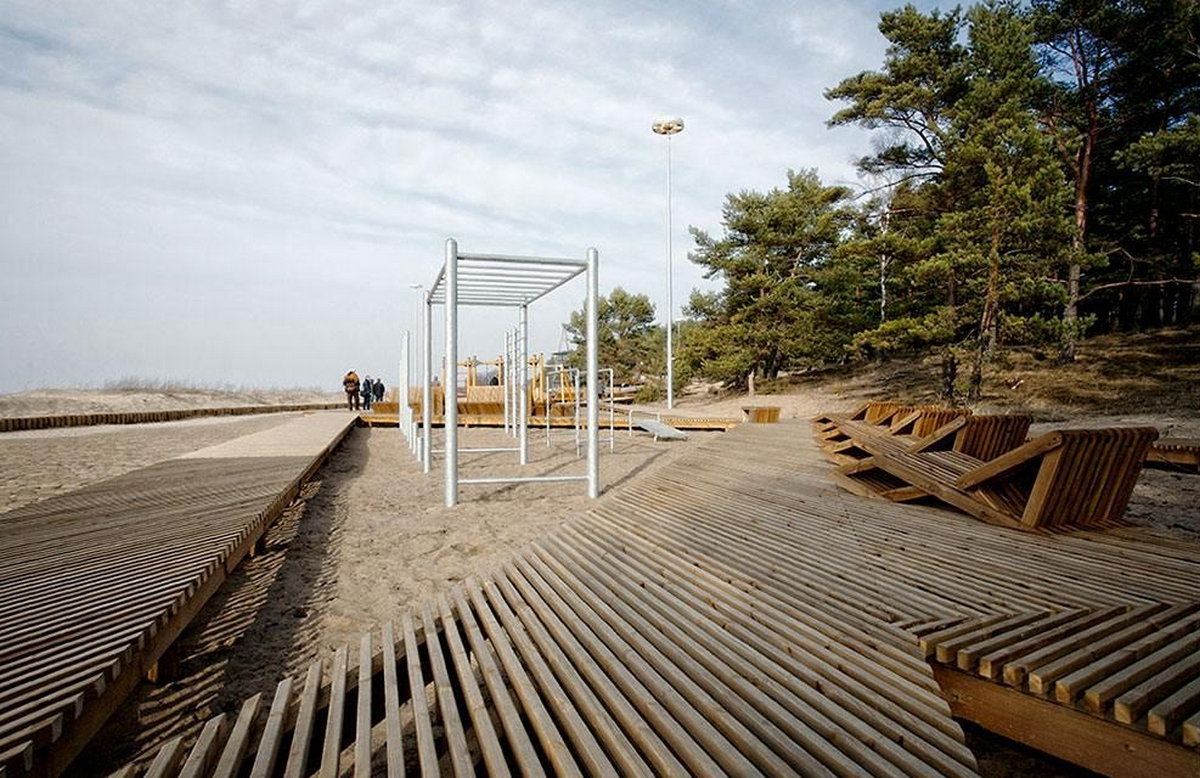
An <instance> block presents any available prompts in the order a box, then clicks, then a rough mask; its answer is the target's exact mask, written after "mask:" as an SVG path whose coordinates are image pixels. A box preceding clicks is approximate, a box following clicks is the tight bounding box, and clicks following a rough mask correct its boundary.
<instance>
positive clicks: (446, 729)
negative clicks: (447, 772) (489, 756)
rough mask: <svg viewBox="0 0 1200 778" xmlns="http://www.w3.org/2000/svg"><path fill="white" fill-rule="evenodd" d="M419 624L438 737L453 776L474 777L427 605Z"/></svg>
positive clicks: (456, 705)
mask: <svg viewBox="0 0 1200 778" xmlns="http://www.w3.org/2000/svg"><path fill="white" fill-rule="evenodd" d="M421 624H422V625H423V626H424V628H425V636H426V640H425V650H426V651H427V652H428V654H429V665H430V668H431V669H432V671H433V690H434V694H435V695H436V697H437V708H438V712H439V713H440V714H441V716H440V718H441V724H442V736H443V737H444V738H445V740H446V749H447V751H449V752H450V765H451V767H452V768H453V769H454V774H455V775H457V776H460V778H467V777H468V776H473V775H474V774H475V765H474V761H473V760H472V759H471V753H470V749H469V748H468V747H467V733H466V729H465V728H464V727H463V723H462V718H461V717H460V716H459V715H458V701H457V700H456V699H455V689H454V687H453V686H451V684H450V671H449V669H448V668H447V667H446V658H445V656H444V655H443V653H442V646H441V641H440V640H439V639H438V631H437V625H436V624H435V623H434V620H433V609H432V607H431V606H430V604H429V602H428V601H427V602H425V604H424V605H423V606H422V607H421Z"/></svg>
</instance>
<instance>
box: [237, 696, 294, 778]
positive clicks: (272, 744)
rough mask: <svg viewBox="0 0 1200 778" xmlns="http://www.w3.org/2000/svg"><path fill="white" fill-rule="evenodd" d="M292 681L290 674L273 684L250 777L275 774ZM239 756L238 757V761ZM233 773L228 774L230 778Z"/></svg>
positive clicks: (262, 777) (289, 702) (266, 777)
mask: <svg viewBox="0 0 1200 778" xmlns="http://www.w3.org/2000/svg"><path fill="white" fill-rule="evenodd" d="M292 686H293V681H292V677H291V676H287V677H285V678H284V679H283V680H282V681H280V682H279V683H278V684H276V686H275V697H274V699H273V700H271V710H270V711H268V713H267V722H266V724H265V725H264V726H263V734H262V737H261V738H260V739H259V741H258V748H257V749H256V751H255V753H254V764H253V765H251V767H250V778H271V776H274V775H275V764H276V763H277V762H278V760H279V751H280V749H281V748H282V746H283V734H284V724H285V720H286V717H287V712H288V706H289V705H290V704H291V701H292ZM240 761H241V758H240V757H239V758H238V762H239V763H240ZM232 775H233V773H231V774H230V778H232Z"/></svg>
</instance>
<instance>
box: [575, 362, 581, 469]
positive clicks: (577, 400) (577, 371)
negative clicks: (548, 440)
mask: <svg viewBox="0 0 1200 778" xmlns="http://www.w3.org/2000/svg"><path fill="white" fill-rule="evenodd" d="M579 400H580V397H579V369H578V368H576V369H575V456H579V443H580V441H581V438H580V435H579V422H580V418H579V416H580V413H579V411H580V404H579Z"/></svg>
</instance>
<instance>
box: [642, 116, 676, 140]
mask: <svg viewBox="0 0 1200 778" xmlns="http://www.w3.org/2000/svg"><path fill="white" fill-rule="evenodd" d="M650 129H652V130H654V132H655V134H657V135H675V134H676V133H680V132H683V119H680V118H679V117H678V116H676V117H673V118H667V119H657V120H655V122H654V124H652V125H651V126H650Z"/></svg>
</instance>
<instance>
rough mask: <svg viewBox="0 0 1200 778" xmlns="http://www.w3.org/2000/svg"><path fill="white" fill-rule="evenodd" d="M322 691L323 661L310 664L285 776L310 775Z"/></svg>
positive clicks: (299, 776) (301, 777)
mask: <svg viewBox="0 0 1200 778" xmlns="http://www.w3.org/2000/svg"><path fill="white" fill-rule="evenodd" d="M320 691H321V661H320V660H317V661H316V662H313V663H312V664H310V665H309V666H308V674H307V675H306V676H305V678H304V691H303V692H301V695H300V710H299V712H297V714H296V725H295V727H293V728H292V745H291V748H289V749H288V759H287V765H286V766H285V767H284V772H283V774H284V778H304V776H307V775H308V752H309V747H310V746H311V745H312V736H313V726H314V725H315V723H316V717H317V695H318V693H319V692H320Z"/></svg>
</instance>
